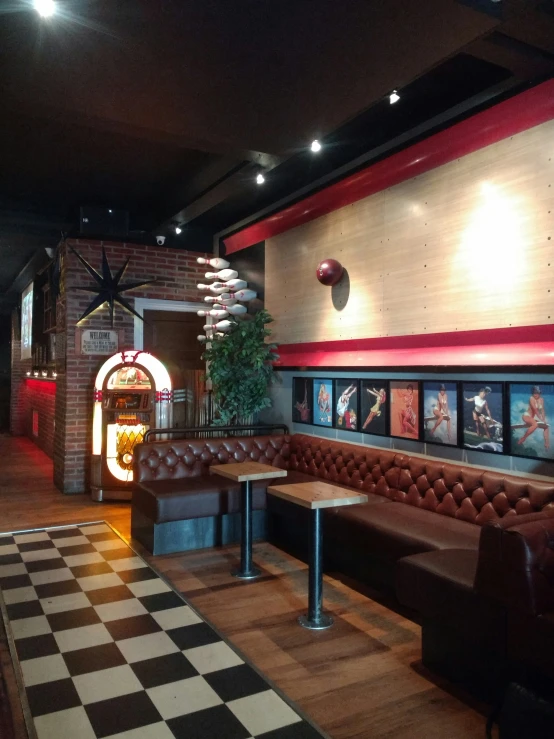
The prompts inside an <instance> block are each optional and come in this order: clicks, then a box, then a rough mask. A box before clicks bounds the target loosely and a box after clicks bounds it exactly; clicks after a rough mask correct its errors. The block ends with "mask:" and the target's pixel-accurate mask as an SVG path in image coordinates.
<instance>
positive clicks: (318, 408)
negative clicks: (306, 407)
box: [313, 380, 335, 426]
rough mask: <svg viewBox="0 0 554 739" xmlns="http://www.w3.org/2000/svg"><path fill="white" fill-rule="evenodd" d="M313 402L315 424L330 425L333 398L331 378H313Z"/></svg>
mask: <svg viewBox="0 0 554 739" xmlns="http://www.w3.org/2000/svg"><path fill="white" fill-rule="evenodd" d="M313 404H314V420H313V423H314V425H315V426H332V425H333V411H334V407H335V399H334V394H333V380H314V387H313Z"/></svg>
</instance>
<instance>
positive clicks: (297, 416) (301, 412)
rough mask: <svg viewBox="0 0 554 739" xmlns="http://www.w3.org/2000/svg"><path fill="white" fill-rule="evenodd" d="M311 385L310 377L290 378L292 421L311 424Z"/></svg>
mask: <svg viewBox="0 0 554 739" xmlns="http://www.w3.org/2000/svg"><path fill="white" fill-rule="evenodd" d="M313 385H314V381H313V380H312V378H311V377H293V378H292V420H293V423H305V424H307V425H310V426H311V425H312V421H313V396H314V392H313Z"/></svg>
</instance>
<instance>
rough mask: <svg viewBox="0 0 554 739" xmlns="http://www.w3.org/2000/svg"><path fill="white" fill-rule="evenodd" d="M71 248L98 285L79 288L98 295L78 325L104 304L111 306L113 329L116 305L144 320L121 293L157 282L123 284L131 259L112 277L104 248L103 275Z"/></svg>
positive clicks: (145, 281) (144, 281) (146, 281)
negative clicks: (122, 280)
mask: <svg viewBox="0 0 554 739" xmlns="http://www.w3.org/2000/svg"><path fill="white" fill-rule="evenodd" d="M69 248H70V249H71V251H72V252H73V254H75V256H76V257H77V259H78V260H79V261H80V262H81V264H82V265H83V266H84V268H85V269H86V271H87V272H88V273H89V275H90V276H91V277H92V278H93V279H94V280H96V282H97V283H98V284H97V285H96V286H95V287H79V288H77V289H78V290H85V291H86V292H89V293H97V295H96V297H95V298H94V299H93V300H92V302H91V304H90V305H89V307H88V308H87V309H86V311H85V312H84V313H83V315H82V316H81V317H80V318H79V320H78V321H77V323H80V322H81V321H82V320H84V319H85V318H86V317H87V316H90V314H91V313H94V311H95V310H96V309H97V308H100V306H101V305H103V304H104V303H108V305H109V306H110V323H111V327H112V328H113V315H114V308H115V304H116V303H119V305H121V306H123V308H125V310H128V311H129V313H132V314H133V315H134V316H137V318H140V320H141V321H142V320H143V318H142V316H140V315H139V314H138V313H137V312H136V310H134V308H133V307H132V306H131V305H130V303H129V302H128V301H127V300H125V298H123V297H122V295H121V293H124V292H126V291H127V290H133V289H134V288H135V287H142V286H143V285H150V284H152V283H153V282H156V280H143V281H142V282H121V279H122V277H123V275H124V274H125V270H126V269H127V265H128V264H129V260H130V257H127V259H126V260H125V263H124V264H123V266H122V267H121V268H120V269H119V270H118V271H117V272H116V274H115V275H112V271H111V269H110V265H109V264H108V258H107V257H106V251H105V249H104V247H102V274H100V273H99V272H97V271H96V270H95V269H94V267H91V266H90V264H89V263H88V262H87V260H86V259H83V257H82V256H81V255H80V254H79V253H78V252H77V251H75V249H74V248H73V247H72V246H70V247H69Z"/></svg>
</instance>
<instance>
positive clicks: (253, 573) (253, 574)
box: [231, 567, 262, 580]
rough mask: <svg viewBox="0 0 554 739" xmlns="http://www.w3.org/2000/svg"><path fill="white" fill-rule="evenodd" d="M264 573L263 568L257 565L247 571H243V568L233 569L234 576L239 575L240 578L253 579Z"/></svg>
mask: <svg viewBox="0 0 554 739" xmlns="http://www.w3.org/2000/svg"><path fill="white" fill-rule="evenodd" d="M261 574H262V572H261V570H259V569H258V568H257V567H252V568H251V569H250V570H248V571H247V572H243V571H242V570H241V569H239V568H237V569H236V570H231V575H232V576H233V577H238V578H239V579H240V580H253V579H254V578H255V577H259V576H260V575H261Z"/></svg>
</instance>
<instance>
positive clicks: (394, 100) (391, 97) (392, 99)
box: [389, 90, 400, 105]
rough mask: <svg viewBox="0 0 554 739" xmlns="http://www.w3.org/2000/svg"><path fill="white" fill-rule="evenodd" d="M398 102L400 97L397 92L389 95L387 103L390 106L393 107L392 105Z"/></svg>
mask: <svg viewBox="0 0 554 739" xmlns="http://www.w3.org/2000/svg"><path fill="white" fill-rule="evenodd" d="M399 100H400V95H399V94H398V90H393V91H392V92H391V94H390V95H389V103H390V104H391V105H394V103H397V102H398V101H399Z"/></svg>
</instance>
